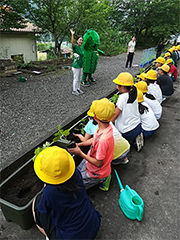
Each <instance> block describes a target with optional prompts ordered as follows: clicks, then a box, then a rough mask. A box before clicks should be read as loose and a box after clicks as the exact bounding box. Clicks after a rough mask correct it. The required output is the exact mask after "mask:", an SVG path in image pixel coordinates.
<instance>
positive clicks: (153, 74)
mask: <svg viewBox="0 0 180 240" xmlns="http://www.w3.org/2000/svg"><path fill="white" fill-rule="evenodd" d="M146 78H147V79H150V80H156V79H157V73H156V71H155V70H152V69H151V70H149V71H148V72H147V74H146Z"/></svg>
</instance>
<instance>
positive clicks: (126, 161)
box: [119, 157, 129, 164]
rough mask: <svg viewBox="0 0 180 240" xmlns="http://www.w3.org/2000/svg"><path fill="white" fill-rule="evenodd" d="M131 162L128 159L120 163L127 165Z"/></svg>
mask: <svg viewBox="0 0 180 240" xmlns="http://www.w3.org/2000/svg"><path fill="white" fill-rule="evenodd" d="M128 162H129V160H128V158H127V157H126V158H125V159H124V160H123V161H122V162H120V163H119V164H127V163H128Z"/></svg>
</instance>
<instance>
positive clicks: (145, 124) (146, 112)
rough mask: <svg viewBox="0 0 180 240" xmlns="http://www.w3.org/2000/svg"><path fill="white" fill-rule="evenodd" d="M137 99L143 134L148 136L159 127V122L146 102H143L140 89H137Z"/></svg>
mask: <svg viewBox="0 0 180 240" xmlns="http://www.w3.org/2000/svg"><path fill="white" fill-rule="evenodd" d="M137 99H138V104H139V112H140V119H141V127H142V133H143V136H144V137H150V136H151V135H153V134H154V133H155V132H156V131H157V129H158V128H159V123H158V121H157V120H156V117H155V115H154V112H153V111H152V109H151V107H150V106H149V105H148V104H147V103H146V102H144V96H143V93H142V92H141V91H140V90H138V95H137Z"/></svg>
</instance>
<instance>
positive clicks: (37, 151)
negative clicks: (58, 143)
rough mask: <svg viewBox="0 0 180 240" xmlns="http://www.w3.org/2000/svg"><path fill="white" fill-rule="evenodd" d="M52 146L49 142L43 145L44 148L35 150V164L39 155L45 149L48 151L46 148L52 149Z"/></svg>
mask: <svg viewBox="0 0 180 240" xmlns="http://www.w3.org/2000/svg"><path fill="white" fill-rule="evenodd" d="M50 146H51V144H50V143H49V142H46V143H45V144H43V146H42V148H41V147H38V148H36V149H35V151H34V154H35V155H34V157H33V159H32V160H33V162H34V161H35V159H36V157H37V156H38V154H39V153H40V152H41V151H42V150H44V149H46V148H48V147H50Z"/></svg>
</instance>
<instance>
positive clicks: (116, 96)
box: [111, 94, 118, 104]
mask: <svg viewBox="0 0 180 240" xmlns="http://www.w3.org/2000/svg"><path fill="white" fill-rule="evenodd" d="M117 100H118V95H117V94H114V95H113V96H112V98H111V102H113V103H114V104H116V103H117Z"/></svg>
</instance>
